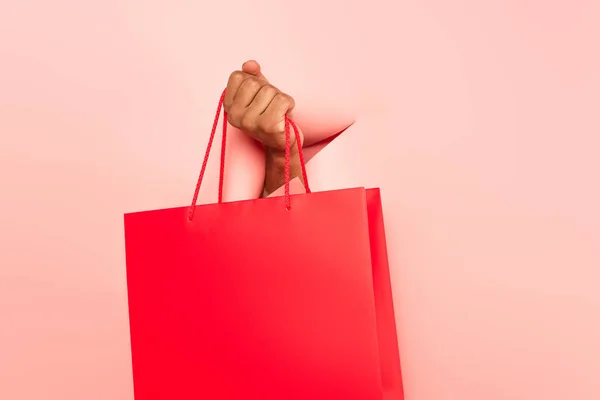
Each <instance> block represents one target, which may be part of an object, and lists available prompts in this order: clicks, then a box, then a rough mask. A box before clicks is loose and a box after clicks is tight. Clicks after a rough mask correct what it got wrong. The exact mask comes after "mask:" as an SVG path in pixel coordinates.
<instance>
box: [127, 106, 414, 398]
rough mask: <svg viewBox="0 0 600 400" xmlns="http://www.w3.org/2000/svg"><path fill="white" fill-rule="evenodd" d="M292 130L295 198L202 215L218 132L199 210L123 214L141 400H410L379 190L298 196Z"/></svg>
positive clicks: (217, 208)
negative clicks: (405, 390)
mask: <svg viewBox="0 0 600 400" xmlns="http://www.w3.org/2000/svg"><path fill="white" fill-rule="evenodd" d="M221 99H222V98H221ZM220 109H221V103H220V104H219V109H218V111H217V116H216V118H215V121H217V120H218V117H219V111H220ZM224 120H225V118H224ZM290 125H291V126H292V128H294V130H295V132H296V137H297V140H299V138H298V130H297V129H296V127H295V125H293V123H292V122H291V121H289V120H286V139H287V143H288V151H287V163H286V164H287V166H288V167H287V168H286V193H285V196H283V197H275V198H266V199H257V200H249V201H238V202H230V203H222V202H221V199H222V196H221V191H222V185H221V189H220V193H219V203H218V204H209V205H201V206H195V202H196V197H197V193H198V190H199V187H200V183H201V181H202V177H203V175H204V171H205V168H206V160H207V158H208V154H209V152H210V146H211V143H212V141H213V138H214V134H215V127H216V123H215V125H214V126H213V131H212V134H211V139H210V141H209V146H208V149H207V153H206V157H205V162H204V164H203V167H202V172H201V174H200V179H199V183H198V186H197V188H196V193H195V195H194V201H193V204H192V206H191V207H179V208H171V209H165V210H156V211H146V212H137V213H131V214H126V215H125V238H126V258H127V284H128V296H129V314H130V327H131V348H132V358H133V376H134V391H135V398H136V400H188V399H189V400H191V399H194V400H197V399H209V400H217V399H223V400H233V399H235V400H238V399H244V400H254V399H256V400H258V399H260V400H275V399H277V400H282V399H289V400H300V399H301V400H319V399H327V400H333V399H340V400H349V399H357V400H379V399H400V400H401V399H403V391H402V382H401V374H400V363H399V356H398V346H397V339H396V326H395V320H394V310H393V304H392V292H391V285H390V276H389V268H388V260H387V253H386V244H385V232H384V227H383V216H382V208H381V200H380V193H379V190H378V189H364V188H355V189H346V190H336V191H330V192H319V193H310V191H309V190H308V183H307V182H308V181H307V180H306V173H305V171H304V182H305V184H306V187H307V194H303V195H294V196H290V195H289V161H290V158H289V157H290V152H289V142H290ZM226 126H227V124H226V123H224V124H223V135H224V136H223V138H224V139H223V147H224V145H225V138H226V136H225V134H226ZM223 155H224V151H222V160H221V167H222V168H221V182H222V176H223V175H222V174H223V166H224V163H223ZM301 161H302V164H303V166H304V163H303V159H302V158H301Z"/></svg>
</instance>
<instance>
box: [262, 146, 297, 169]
mask: <svg viewBox="0 0 600 400" xmlns="http://www.w3.org/2000/svg"><path fill="white" fill-rule="evenodd" d="M265 152H266V156H267V161H270V162H271V164H272V165H273V166H281V167H282V168H283V166H284V165H285V149H274V148H270V147H267V148H266V150H265ZM296 154H298V146H297V144H296V143H294V144H293V145H292V147H291V149H290V155H291V157H292V158H293V157H294V156H295V155H296Z"/></svg>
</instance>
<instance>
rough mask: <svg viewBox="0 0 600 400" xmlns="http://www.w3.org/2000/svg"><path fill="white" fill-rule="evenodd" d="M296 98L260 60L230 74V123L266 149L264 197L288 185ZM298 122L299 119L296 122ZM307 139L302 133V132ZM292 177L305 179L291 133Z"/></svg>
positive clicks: (227, 105)
mask: <svg viewBox="0 0 600 400" xmlns="http://www.w3.org/2000/svg"><path fill="white" fill-rule="evenodd" d="M295 105H296V103H295V102H294V99H293V98H292V97H291V96H290V95H288V94H286V93H283V92H282V91H281V90H279V89H278V88H277V87H275V86H274V85H272V84H271V83H270V82H269V81H268V80H267V78H266V77H265V76H264V75H263V74H262V72H261V68H260V65H259V64H258V63H257V62H256V61H253V60H251V61H247V62H245V63H244V64H243V65H242V69H241V70H238V71H234V72H232V73H231V75H230V76H229V81H228V83H227V92H226V95H225V99H224V101H223V107H224V108H225V111H227V119H228V122H229V123H230V124H231V125H232V126H234V127H236V128H238V129H240V130H241V131H242V132H244V133H246V134H247V135H249V136H250V137H252V138H253V139H255V140H256V141H258V142H259V143H261V144H262V145H263V146H264V148H265V161H266V162H265V165H266V171H265V182H264V193H263V195H264V196H268V195H269V194H271V193H273V192H274V191H275V190H277V189H278V188H279V187H281V186H282V185H283V184H284V166H285V117H286V116H287V117H288V118H290V119H291V120H294V117H293V113H292V111H293V110H294V107H295ZM294 122H295V121H294ZM300 137H301V140H303V135H302V132H300ZM291 145H292V147H291V154H292V163H291V168H290V178H291V179H294V178H296V177H298V178H300V179H302V173H301V167H300V161H299V159H298V146H299V145H302V144H301V143H300V144H299V143H296V138H295V136H294V135H293V134H292V135H291Z"/></svg>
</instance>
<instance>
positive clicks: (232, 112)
mask: <svg viewBox="0 0 600 400" xmlns="http://www.w3.org/2000/svg"><path fill="white" fill-rule="evenodd" d="M242 118H243V114H242V112H241V110H240V109H239V107H230V109H229V111H227V121H228V122H229V123H230V124H231V125H233V126H235V127H236V128H239V127H240V125H241V120H242Z"/></svg>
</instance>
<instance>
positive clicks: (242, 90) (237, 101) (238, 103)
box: [232, 76, 266, 109]
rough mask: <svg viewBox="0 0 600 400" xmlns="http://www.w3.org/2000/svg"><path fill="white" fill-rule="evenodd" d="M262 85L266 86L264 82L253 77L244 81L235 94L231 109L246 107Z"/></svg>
mask: <svg viewBox="0 0 600 400" xmlns="http://www.w3.org/2000/svg"><path fill="white" fill-rule="evenodd" d="M264 85H266V83H265V82H264V81H261V80H260V79H258V78H256V77H254V76H250V77H248V78H247V79H245V80H244V81H243V82H242V84H241V85H240V87H239V89H238V91H237V92H236V94H235V97H234V99H233V104H232V107H234V108H236V109H237V108H240V109H244V108H246V107H248V106H249V105H250V103H252V101H253V100H254V98H255V97H256V95H257V94H258V92H259V91H260V89H261V88H262V87H263V86H264Z"/></svg>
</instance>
